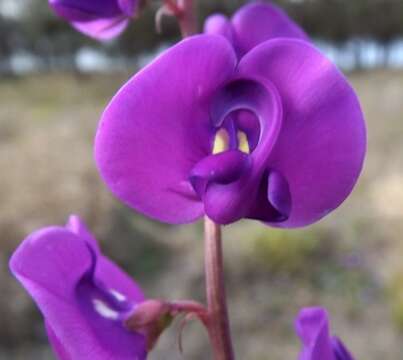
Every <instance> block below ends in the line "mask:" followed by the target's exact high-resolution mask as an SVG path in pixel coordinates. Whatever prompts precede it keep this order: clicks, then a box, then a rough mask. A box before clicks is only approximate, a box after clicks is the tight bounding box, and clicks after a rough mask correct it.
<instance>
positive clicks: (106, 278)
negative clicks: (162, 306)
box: [10, 216, 147, 360]
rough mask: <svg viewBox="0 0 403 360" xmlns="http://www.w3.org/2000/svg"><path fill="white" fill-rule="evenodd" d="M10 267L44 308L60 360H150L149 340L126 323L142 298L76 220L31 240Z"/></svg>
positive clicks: (48, 331) (48, 328)
mask: <svg viewBox="0 0 403 360" xmlns="http://www.w3.org/2000/svg"><path fill="white" fill-rule="evenodd" d="M10 268H11V271H12V273H13V274H14V275H15V276H16V277H17V278H18V280H19V281H20V282H21V283H22V285H23V286H24V287H25V289H26V290H27V291H28V292H29V293H30V295H31V296H32V297H33V299H34V301H35V302H36V304H37V305H38V307H39V309H40V310H41V312H42V314H43V316H44V318H45V325H46V330H47V333H48V337H49V341H50V343H51V344H52V346H53V349H54V351H55V352H56V354H57V356H58V358H59V359H62V360H71V359H80V360H94V359H97V360H103V359H105V360H106V359H115V360H129V359H130V360H133V359H137V360H141V359H145V358H146V356H147V350H146V339H145V337H144V336H143V335H141V334H140V333H137V332H134V331H129V330H128V329H127V328H126V327H125V325H124V322H125V320H126V319H127V318H128V316H129V315H130V314H133V310H134V309H135V308H136V306H137V304H139V303H141V302H143V301H144V295H143V293H142V291H141V289H140V288H139V287H138V286H137V285H136V284H135V283H134V282H133V281H132V280H131V279H130V278H129V276H128V275H127V274H126V273H124V272H123V271H122V270H121V269H120V268H119V267H118V266H117V265H115V264H114V263H113V262H111V261H110V260H109V259H108V258H106V257H105V256H104V255H102V253H101V251H100V249H99V247H98V245H97V242H96V240H95V238H94V237H93V236H92V235H91V234H90V233H89V232H88V230H87V229H86V227H85V225H84V224H83V223H82V222H81V221H80V219H79V218H78V217H77V216H71V217H70V219H69V221H68V223H67V225H66V226H65V227H56V226H54V227H47V228H44V229H41V230H38V231H36V232H34V233H33V234H31V235H30V236H28V237H27V238H26V239H25V241H24V242H23V243H22V244H21V245H20V246H19V248H18V249H17V250H16V252H15V253H14V254H13V256H12V258H11V260H10Z"/></svg>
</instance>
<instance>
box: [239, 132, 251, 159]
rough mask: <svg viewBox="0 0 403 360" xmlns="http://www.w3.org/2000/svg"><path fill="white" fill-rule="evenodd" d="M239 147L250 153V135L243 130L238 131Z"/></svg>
mask: <svg viewBox="0 0 403 360" xmlns="http://www.w3.org/2000/svg"><path fill="white" fill-rule="evenodd" d="M238 144H239V145H238V149H239V150H240V151H242V152H244V153H246V154H249V153H250V148H249V142H248V137H247V136H246V134H245V133H244V132H243V131H238Z"/></svg>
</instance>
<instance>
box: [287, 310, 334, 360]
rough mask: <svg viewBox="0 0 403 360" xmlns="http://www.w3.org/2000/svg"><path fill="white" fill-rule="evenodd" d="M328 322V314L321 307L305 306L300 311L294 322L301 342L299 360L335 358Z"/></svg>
mask: <svg viewBox="0 0 403 360" xmlns="http://www.w3.org/2000/svg"><path fill="white" fill-rule="evenodd" d="M328 322H329V320H328V314H327V312H326V310H324V309H322V308H305V309H302V310H301V311H300V313H299V315H298V317H297V320H296V322H295V328H296V331H297V334H298V336H299V337H300V339H301V341H302V344H303V347H302V350H301V353H300V356H299V360H336V358H335V356H334V354H333V350H332V344H331V340H330V335H329V324H328Z"/></svg>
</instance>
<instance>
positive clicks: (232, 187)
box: [95, 35, 366, 227]
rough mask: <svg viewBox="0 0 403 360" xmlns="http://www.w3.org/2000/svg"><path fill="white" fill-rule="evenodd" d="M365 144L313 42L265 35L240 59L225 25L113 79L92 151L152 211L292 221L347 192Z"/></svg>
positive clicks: (332, 70)
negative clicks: (220, 145)
mask: <svg viewBox="0 0 403 360" xmlns="http://www.w3.org/2000/svg"><path fill="white" fill-rule="evenodd" d="M221 134H225V136H224V137H225V138H227V146H226V147H225V148H224V149H221V150H224V151H221V152H219V153H216V152H217V151H213V150H214V143H215V140H217V138H219V137H220V136H222V135H221ZM245 138H247V140H246V141H242V139H245ZM245 148H248V149H246V150H245ZM365 148H366V134H365V124H364V119H363V114H362V111H361V108H360V105H359V102H358V99H357V96H356V95H355V93H354V90H353V89H352V88H351V86H350V85H349V83H348V82H347V80H346V79H345V77H344V76H343V75H342V74H341V72H340V71H339V70H338V69H337V68H336V67H335V66H334V65H333V64H332V63H331V62H330V61H329V60H328V59H327V58H326V57H324V56H323V55H322V54H321V53H320V52H319V51H318V50H316V49H315V48H314V47H313V46H312V45H311V44H310V43H308V42H307V41H302V40H298V39H286V38H281V39H280V38H279V39H272V40H268V41H264V42H262V43H260V44H259V45H257V46H255V47H254V48H253V49H252V50H250V51H249V52H247V53H246V54H245V55H244V56H243V57H242V58H240V59H239V60H238V58H237V55H236V53H235V52H234V48H233V46H232V44H231V43H230V42H228V41H227V40H226V39H225V38H224V37H223V36H219V35H197V36H194V37H191V38H188V39H186V40H184V41H182V42H180V43H179V44H177V45H175V46H174V47H172V48H171V49H169V50H168V51H166V52H165V53H164V54H162V55H161V56H160V57H159V58H158V59H156V60H155V61H154V62H153V63H152V64H150V65H149V66H147V67H146V68H144V69H143V70H141V71H140V72H139V73H137V74H136V75H135V76H134V77H133V78H132V79H131V80H129V82H128V83H127V84H126V85H124V86H123V88H122V89H120V91H119V92H118V93H117V95H116V96H115V97H114V98H113V100H112V101H111V103H110V104H109V105H108V107H107V109H106V110H105V112H104V114H103V116H102V119H101V122H100V125H99V128H98V132H97V136H96V141H95V157H96V161H97V165H98V168H99V170H100V172H101V175H102V177H103V179H104V180H105V182H106V183H107V184H108V186H109V187H110V189H111V190H112V192H113V193H114V194H115V195H116V196H117V197H119V198H120V199H121V200H123V201H124V202H125V203H126V204H128V205H129V206H131V207H132V208H134V209H137V210H138V211H140V212H142V213H144V214H146V215H148V216H150V217H152V218H155V219H158V220H160V221H164V222H168V223H176V224H177V223H187V222H192V221H194V220H196V219H198V218H200V217H201V216H203V215H204V214H207V215H208V216H209V217H210V218H211V219H212V220H214V221H215V222H216V223H219V224H229V223H232V222H234V221H237V220H239V219H242V218H251V219H256V220H260V221H263V222H265V223H267V224H270V225H274V226H279V227H298V226H305V225H308V224H311V223H313V222H315V221H317V220H319V219H321V218H322V217H324V216H325V215H327V214H328V213H329V212H330V211H332V210H333V209H335V208H337V207H338V206H339V205H340V204H341V203H342V202H343V201H344V199H345V198H346V197H347V196H348V195H349V193H350V192H351V191H352V189H353V186H354V184H355V182H356V180H357V178H358V176H359V174H360V171H361V168H362V164H363V159H364V155H365ZM244 150H245V151H244Z"/></svg>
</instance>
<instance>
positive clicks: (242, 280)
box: [0, 0, 403, 360]
mask: <svg viewBox="0 0 403 360" xmlns="http://www.w3.org/2000/svg"><path fill="white" fill-rule="evenodd" d="M198 3H199V7H200V9H199V10H200V24H202V20H201V19H202V18H204V17H205V16H206V15H208V14H210V13H212V12H215V11H220V12H224V13H227V14H231V13H233V12H234V11H235V9H236V8H237V7H239V6H240V5H241V4H243V3H244V2H243V1H239V0H236V1H235V0H220V1H218V0H200V1H198ZM277 3H280V4H281V6H283V7H284V8H285V9H286V10H287V12H288V13H289V14H290V15H291V16H292V17H293V18H295V20H296V21H297V22H298V23H299V24H301V25H302V26H303V27H304V28H305V29H306V30H307V31H308V33H309V34H310V35H311V36H312V37H313V38H314V39H315V41H316V43H317V45H318V46H319V47H320V48H321V49H322V50H323V51H324V52H326V54H327V55H328V56H329V57H331V58H332V59H333V60H334V61H335V62H336V63H337V64H338V65H339V66H340V67H341V68H342V69H343V70H344V71H345V72H346V74H347V75H348V77H349V78H350V80H351V82H352V84H353V86H354V87H355V89H356V91H357V92H358V94H359V97H360V99H361V102H362V106H363V109H364V112H365V115H366V119H367V125H368V135H369V145H368V156H367V161H366V164H365V168H364V172H363V175H362V177H361V179H360V181H359V184H358V186H357V187H356V189H355V191H354V193H353V194H352V196H351V197H350V198H349V199H348V200H347V201H346V202H345V203H344V204H343V205H342V206H341V207H340V208H339V209H338V210H337V211H335V212H334V213H332V214H331V215H330V216H328V217H327V218H326V219H324V220H323V221H321V222H320V223H318V224H316V225H315V226H311V227H309V228H307V229H304V230H296V231H278V230H273V229H270V228H267V227H264V226H262V225H261V224H259V223H255V222H252V221H248V222H246V221H245V222H239V223H237V224H235V225H231V226H228V227H226V228H225V229H224V238H225V241H224V245H225V265H226V275H227V290H228V296H229V307H230V314H231V321H232V323H231V325H232V329H233V335H234V342H235V348H236V351H237V354H238V358H239V359H248V360H249V359H250V360H284V359H290V360H291V359H297V352H298V348H299V345H298V341H297V338H296V336H295V334H294V331H293V320H294V318H295V316H296V314H297V312H298V309H299V308H300V307H303V306H310V305H323V306H326V307H327V308H328V309H329V310H330V312H331V315H332V321H333V330H334V332H335V333H337V334H338V335H340V336H341V337H342V338H343V339H344V340H345V342H346V344H347V345H348V347H349V348H350V349H351V351H352V352H353V353H354V355H355V356H356V358H357V359H365V360H379V359H380V358H382V357H383V358H385V359H402V354H403V341H402V339H403V261H401V258H402V256H403V238H402V236H403V235H402V234H403V221H402V219H403V161H402V157H403V141H402V138H403V121H402V120H403V119H402V116H403V115H402V114H403V1H402V0H395V1H394V0H299V1H297V0H294V1H291V0H289V1H277ZM154 11H155V7H154V8H152V7H151V9H149V10H147V11H146V12H145V13H144V14H143V15H142V16H141V17H140V18H139V19H138V20H137V21H136V22H133V24H132V25H131V27H130V28H129V29H128V30H127V31H126V32H125V33H124V35H123V36H122V37H120V38H119V39H118V40H115V41H112V42H109V43H106V44H99V43H97V42H95V41H92V40H90V39H88V38H85V37H84V36H82V35H81V34H79V33H77V32H75V31H74V30H73V29H72V28H70V26H69V25H67V24H66V23H64V22H63V21H61V20H60V19H57V18H56V17H55V16H54V15H53V14H52V13H51V12H50V10H49V9H48V6H47V1H46V0H0V169H1V171H0V360H3V359H4V360H5V359H7V360H9V359H13V360H14V359H24V360H25V359H33V360H45V359H46V360H47V359H54V357H53V355H52V352H51V350H50V349H49V346H48V343H47V340H46V336H45V334H44V328H43V323H42V320H41V316H40V314H39V312H38V311H37V309H36V308H35V306H34V305H33V303H32V301H31V299H30V298H29V297H28V295H27V294H26V293H25V291H24V290H23V289H22V288H21V286H20V285H19V284H18V283H17V282H16V281H15V279H13V278H12V277H11V276H10V274H9V271H8V265H7V263H8V259H9V257H10V254H11V253H12V251H13V250H14V249H15V248H16V247H17V246H18V244H19V243H20V242H21V240H22V239H23V238H24V237H25V236H26V235H27V234H28V233H29V232H31V231H32V230H34V229H37V228H39V227H42V226H45V225H49V224H63V223H64V222H65V220H66V219H67V216H68V215H69V214H70V213H77V214H79V215H81V216H82V217H83V218H84V219H85V220H86V221H87V223H88V224H89V227H90V228H91V229H92V230H93V231H94V233H95V234H96V236H97V238H98V239H99V240H100V241H101V244H102V247H103V249H104V252H105V253H106V254H108V255H109V256H110V257H111V258H113V259H114V260H115V261H117V262H118V263H119V264H121V265H122V266H123V267H124V268H125V269H126V270H127V271H128V272H129V273H130V274H131V275H133V277H135V278H136V279H137V280H138V282H140V283H141V285H142V286H143V288H144V289H145V291H146V294H147V295H148V296H150V297H157V298H158V297H163V298H168V299H175V298H195V299H198V300H200V301H204V290H203V285H204V284H203V268H202V263H203V242H202V236H203V235H202V234H203V233H202V224H201V223H197V224H194V225H187V226H168V225H163V224H159V223H155V222H152V221H150V220H148V219H146V218H144V217H143V216H141V215H139V214H136V213H133V212H132V211H131V210H129V209H127V208H126V207H124V206H123V205H121V204H120V203H119V202H118V201H117V200H116V199H114V198H113V197H112V196H111V195H110V194H109V192H108V190H107V188H106V187H105V186H104V184H103V183H102V182H101V181H100V178H99V176H98V173H97V171H96V169H95V165H94V161H93V159H92V142H93V137H94V133H95V129H96V125H97V121H98V119H99V116H100V114H101V112H102V110H103V108H104V107H105V105H106V104H107V102H108V101H109V99H110V98H111V96H112V95H113V94H114V93H115V91H116V90H117V89H118V88H119V87H120V86H121V84H122V83H123V82H125V80H126V79H127V78H128V77H129V76H130V75H131V74H133V73H134V72H135V71H136V70H137V69H138V68H140V67H141V66H143V65H144V64H146V63H147V62H149V61H150V60H151V59H152V58H153V57H154V56H155V55H156V54H157V53H158V52H160V51H162V49H164V48H166V47H167V46H169V44H171V43H173V42H175V41H176V40H178V29H177V27H176V25H175V22H174V21H173V20H169V19H167V20H166V21H164V31H163V35H159V34H156V33H155V31H154V24H153V17H154ZM177 331H178V324H174V326H173V327H172V328H171V329H170V331H168V332H167V333H166V334H164V335H163V337H162V338H161V340H160V342H159V344H158V346H157V349H156V350H155V351H154V352H153V353H152V354H151V356H150V359H152V360H153V359H155V360H164V359H169V360H172V359H173V360H175V359H196V360H199V359H200V360H205V359H209V358H210V355H209V353H208V351H209V350H208V341H207V338H206V335H205V333H204V330H203V329H202V327H201V326H200V325H198V324H197V323H194V324H193V323H192V324H190V325H189V326H188V328H187V331H186V333H185V336H184V345H185V346H184V355H182V356H181V355H180V354H179V351H178V349H177V340H176V337H177Z"/></svg>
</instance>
